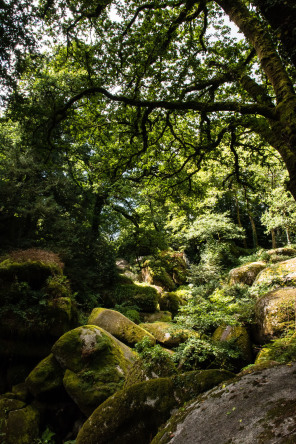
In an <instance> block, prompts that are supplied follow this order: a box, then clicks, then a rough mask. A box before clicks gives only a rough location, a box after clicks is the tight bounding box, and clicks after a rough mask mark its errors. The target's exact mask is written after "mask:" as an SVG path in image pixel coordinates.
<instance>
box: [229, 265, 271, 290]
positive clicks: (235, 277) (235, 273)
mask: <svg viewBox="0 0 296 444" xmlns="http://www.w3.org/2000/svg"><path fill="white" fill-rule="evenodd" d="M264 268H266V263H265V262H251V263H250V264H245V265H242V266H241V267H237V268H234V269H233V270H231V271H230V273H229V277H230V284H232V285H233V284H246V285H252V284H253V282H254V281H255V279H256V277H257V275H258V274H259V273H260V272H261V271H262V270H264Z"/></svg>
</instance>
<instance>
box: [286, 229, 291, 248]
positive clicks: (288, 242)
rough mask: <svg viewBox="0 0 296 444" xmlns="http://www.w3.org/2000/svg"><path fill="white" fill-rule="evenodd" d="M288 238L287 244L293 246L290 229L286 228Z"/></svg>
mask: <svg viewBox="0 0 296 444" xmlns="http://www.w3.org/2000/svg"><path fill="white" fill-rule="evenodd" d="M285 230H286V236H287V244H288V245H291V238H290V231H289V228H287V227H286V229H285Z"/></svg>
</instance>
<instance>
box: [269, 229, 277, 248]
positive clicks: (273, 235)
mask: <svg viewBox="0 0 296 444" xmlns="http://www.w3.org/2000/svg"><path fill="white" fill-rule="evenodd" d="M270 232H271V242H272V244H271V245H272V248H276V233H275V229H274V228H272V229H271V230H270Z"/></svg>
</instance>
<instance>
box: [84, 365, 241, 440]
mask: <svg viewBox="0 0 296 444" xmlns="http://www.w3.org/2000/svg"><path fill="white" fill-rule="evenodd" d="M233 376H234V375H233V374H232V373H229V372H226V371H222V370H208V371H204V372H189V373H187V374H184V375H179V376H175V377H173V378H159V379H154V380H150V381H147V382H142V383H139V384H135V385H133V386H131V387H129V388H128V389H126V390H122V391H120V392H118V393H116V394H115V395H113V396H112V397H111V398H109V399H108V400H106V401H105V402H104V403H103V404H101V405H100V406H99V407H98V408H97V409H96V410H95V412H94V413H93V414H92V415H91V416H90V418H89V419H88V420H87V421H86V422H85V424H84V425H83V427H82V429H81V430H80V432H79V434H78V437H77V440H76V443H77V444H85V443H88V444H97V443H98V442H100V443H109V442H119V439H120V442H121V443H122V444H129V443H131V442H141V444H146V443H147V444H148V443H149V442H150V441H151V437H153V435H154V434H155V433H156V432H157V429H158V427H159V426H160V425H161V424H162V423H163V422H164V421H166V419H167V418H168V417H169V416H170V413H171V411H172V410H173V409H174V408H176V407H178V406H180V405H182V404H183V403H184V402H186V401H188V400H189V399H191V398H192V397H194V396H197V395H198V394H199V393H201V392H203V391H205V390H208V389H210V388H211V387H213V386H214V385H216V384H219V383H220V382H221V381H223V380H225V379H229V378H231V377H233ZM117 439H118V441H117Z"/></svg>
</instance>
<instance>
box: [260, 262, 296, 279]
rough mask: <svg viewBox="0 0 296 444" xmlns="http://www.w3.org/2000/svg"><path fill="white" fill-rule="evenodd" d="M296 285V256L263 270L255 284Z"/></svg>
mask: <svg viewBox="0 0 296 444" xmlns="http://www.w3.org/2000/svg"><path fill="white" fill-rule="evenodd" d="M272 283H277V284H278V285H281V286H283V285H285V286H296V258H294V259H289V260H287V261H283V262H278V263H277V264H274V265H271V266H270V267H267V268H265V269H264V270H262V271H261V272H260V273H259V274H258V276H257V278H256V280H255V282H254V284H255V285H259V284H266V285H271V284H272Z"/></svg>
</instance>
